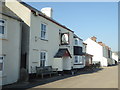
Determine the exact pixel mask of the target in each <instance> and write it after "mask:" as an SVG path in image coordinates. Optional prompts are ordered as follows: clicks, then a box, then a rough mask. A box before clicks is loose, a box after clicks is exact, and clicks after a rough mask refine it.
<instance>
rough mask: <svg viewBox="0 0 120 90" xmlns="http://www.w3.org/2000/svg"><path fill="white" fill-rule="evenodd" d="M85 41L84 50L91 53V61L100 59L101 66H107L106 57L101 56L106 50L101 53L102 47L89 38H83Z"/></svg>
mask: <svg viewBox="0 0 120 90" xmlns="http://www.w3.org/2000/svg"><path fill="white" fill-rule="evenodd" d="M85 43H87V49H86V52H87V53H88V54H91V55H93V63H94V62H99V61H100V62H101V66H107V64H108V62H107V58H105V57H103V55H106V52H105V53H104V54H103V52H104V51H105V50H104V49H103V47H102V46H101V45H99V44H98V43H97V42H95V41H93V40H91V39H90V38H88V39H87V40H85Z"/></svg>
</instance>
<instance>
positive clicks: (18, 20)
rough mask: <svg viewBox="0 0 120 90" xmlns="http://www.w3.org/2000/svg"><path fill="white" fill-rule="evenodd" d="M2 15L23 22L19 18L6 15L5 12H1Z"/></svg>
mask: <svg viewBox="0 0 120 90" xmlns="http://www.w3.org/2000/svg"><path fill="white" fill-rule="evenodd" d="M0 14H2V15H5V16H8V17H10V18H13V19H16V20H18V21H20V22H22V20H21V19H20V18H17V17H15V16H11V15H9V14H6V13H3V12H0Z"/></svg>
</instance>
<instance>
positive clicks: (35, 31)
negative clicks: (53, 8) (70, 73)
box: [29, 14, 73, 73]
mask: <svg viewBox="0 0 120 90" xmlns="http://www.w3.org/2000/svg"><path fill="white" fill-rule="evenodd" d="M42 23H44V24H46V25H47V33H46V34H47V39H46V40H41V38H40V35H41V24H42ZM59 30H61V33H66V32H67V33H69V35H70V45H67V46H66V45H62V46H59V44H60V35H59ZM35 37H37V41H35ZM72 37H73V33H72V32H70V31H68V30H66V29H64V28H62V27H60V26H58V25H56V24H54V23H52V22H50V21H48V20H46V19H45V18H43V17H40V16H34V15H33V14H31V26H30V45H29V48H30V50H29V73H31V66H32V67H33V68H35V66H39V65H40V51H46V52H47V65H48V66H54V65H53V60H54V56H55V54H56V53H57V52H58V50H59V48H68V50H69V52H70V54H72V53H73V47H72V43H73V42H72V41H73V40H72ZM34 62H36V63H34ZM71 67H72V58H69V60H68V63H67V65H66V67H65V68H64V70H70V69H71Z"/></svg>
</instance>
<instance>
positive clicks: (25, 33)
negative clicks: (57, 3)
mask: <svg viewBox="0 0 120 90" xmlns="http://www.w3.org/2000/svg"><path fill="white" fill-rule="evenodd" d="M1 4H2V5H0V7H1V10H0V44H1V46H2V47H0V51H2V52H0V80H2V81H1V83H2V85H7V84H11V83H15V82H17V81H18V80H19V78H20V75H21V74H22V73H21V70H22V69H24V70H26V72H27V73H28V74H29V75H30V74H35V73H36V67H45V66H52V67H53V68H57V69H58V71H59V72H62V71H71V70H73V69H79V68H84V67H85V66H87V65H90V64H93V63H98V62H100V64H101V66H108V65H113V64H114V63H115V60H113V59H112V51H111V48H110V47H108V46H106V45H105V44H104V43H102V42H97V40H96V39H97V38H96V37H94V36H93V37H91V38H88V39H87V40H85V41H83V40H82V39H81V38H79V37H78V36H77V35H76V34H75V33H74V31H73V30H70V29H69V28H67V27H65V26H63V25H62V24H60V23H58V22H56V21H55V20H54V19H53V18H52V12H53V11H52V8H43V9H42V10H41V11H39V10H37V9H35V8H33V7H31V6H30V5H28V4H26V3H24V2H19V1H17V0H14V2H3V3H1Z"/></svg>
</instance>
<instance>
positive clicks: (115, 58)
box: [112, 52, 118, 62]
mask: <svg viewBox="0 0 120 90" xmlns="http://www.w3.org/2000/svg"><path fill="white" fill-rule="evenodd" d="M112 59H114V60H116V61H117V62H118V54H117V53H114V52H113V53H112Z"/></svg>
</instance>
